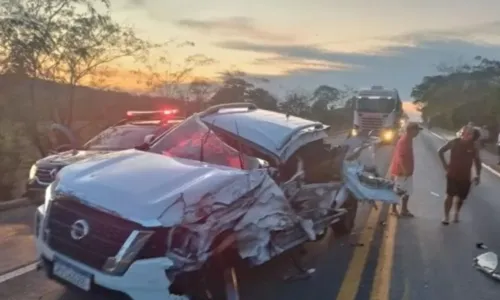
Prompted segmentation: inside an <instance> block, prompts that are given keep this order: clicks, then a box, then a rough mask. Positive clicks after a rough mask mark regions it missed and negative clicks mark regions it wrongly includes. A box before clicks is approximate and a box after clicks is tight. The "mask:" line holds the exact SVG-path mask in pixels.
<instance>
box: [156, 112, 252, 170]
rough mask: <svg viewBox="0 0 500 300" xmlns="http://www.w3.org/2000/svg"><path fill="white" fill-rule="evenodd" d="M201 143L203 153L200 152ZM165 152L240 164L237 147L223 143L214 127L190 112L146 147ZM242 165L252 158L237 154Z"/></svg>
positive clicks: (181, 156) (235, 166)
mask: <svg viewBox="0 0 500 300" xmlns="http://www.w3.org/2000/svg"><path fill="white" fill-rule="evenodd" d="M202 144H203V157H202V156H201V152H202ZM150 151H151V152H154V153H160V154H163V155H167V156H173V157H179V158H185V159H191V160H198V161H200V160H201V161H204V162H207V163H211V164H216V165H223V166H228V167H233V168H241V163H240V156H239V152H238V150H236V149H234V148H232V147H230V146H229V145H228V144H226V143H224V142H223V141H222V139H221V137H219V136H218V135H217V134H216V133H215V132H214V131H212V130H209V128H208V126H207V125H206V124H204V123H203V122H202V121H201V120H200V119H199V118H198V116H196V115H195V116H192V117H190V118H188V119H186V120H185V121H184V122H183V123H181V124H179V125H178V126H177V127H175V128H174V129H172V130H171V131H169V132H168V133H166V134H165V135H163V136H162V137H161V138H160V139H159V140H158V141H157V142H156V143H155V144H154V145H153V146H151V149H150ZM241 157H242V160H243V167H244V169H247V168H249V167H250V166H251V165H252V164H253V163H254V162H253V160H252V159H250V157H249V156H246V155H244V154H242V155H241Z"/></svg>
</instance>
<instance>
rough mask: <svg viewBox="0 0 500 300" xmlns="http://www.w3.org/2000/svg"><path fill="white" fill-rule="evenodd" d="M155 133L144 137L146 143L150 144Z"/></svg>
mask: <svg viewBox="0 0 500 300" xmlns="http://www.w3.org/2000/svg"><path fill="white" fill-rule="evenodd" d="M155 137H156V136H155V135H154V134H148V135H146V136H145V137H144V144H150V143H151V142H152V141H153V140H154V139H155Z"/></svg>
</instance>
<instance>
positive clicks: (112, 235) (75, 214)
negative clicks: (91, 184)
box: [47, 198, 141, 270]
mask: <svg viewBox="0 0 500 300" xmlns="http://www.w3.org/2000/svg"><path fill="white" fill-rule="evenodd" d="M78 220H85V221H86V222H87V223H88V224H89V228H90V230H89V233H88V235H87V236H85V237H83V238H82V239H80V240H75V239H73V238H72V237H71V226H72V225H73V223H75V222H76V221H78ZM47 229H48V232H49V234H48V236H47V243H48V245H49V246H50V247H51V248H52V249H53V250H54V251H56V252H58V253H60V254H63V255H65V256H67V257H69V258H72V259H74V260H76V261H79V262H81V263H83V264H85V265H87V266H89V267H92V268H94V269H98V270H100V269H102V267H103V265H104V263H105V262H106V260H107V258H108V257H113V256H115V255H116V254H117V253H118V251H119V250H120V248H121V247H122V245H123V243H124V242H125V240H126V239H127V238H128V236H129V235H130V233H131V232H132V231H133V230H137V229H141V225H139V224H137V223H134V222H131V221H128V220H125V219H122V218H120V217H117V216H114V215H111V214H108V213H105V212H102V211H99V210H97V209H94V208H92V207H89V206H86V205H84V204H82V203H80V202H79V201H77V200H75V199H71V198H58V199H55V200H53V201H52V202H51V205H50V210H49V215H48V222H47Z"/></svg>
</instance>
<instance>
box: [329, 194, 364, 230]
mask: <svg viewBox="0 0 500 300" xmlns="http://www.w3.org/2000/svg"><path fill="white" fill-rule="evenodd" d="M342 208H345V209H347V213H346V214H345V215H344V216H342V217H341V219H340V220H339V221H338V222H337V223H334V224H332V230H333V233H334V234H335V237H342V236H345V235H348V234H350V233H351V231H352V230H353V228H354V225H355V221H356V213H357V211H358V200H356V199H355V198H354V197H353V196H352V194H351V193H349V195H348V196H347V200H346V201H345V202H344V204H343V205H342Z"/></svg>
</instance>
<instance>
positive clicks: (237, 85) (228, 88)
mask: <svg viewBox="0 0 500 300" xmlns="http://www.w3.org/2000/svg"><path fill="white" fill-rule="evenodd" d="M245 75H246V74H245V73H243V72H240V71H227V72H224V73H222V76H221V77H222V86H221V87H220V88H219V89H218V90H217V91H216V92H215V94H214V96H213V97H212V99H210V104H211V105H215V104H225V103H234V102H246V101H247V99H248V94H249V91H250V90H251V89H253V88H255V86H254V85H253V84H252V83H249V82H247V81H246V80H245V79H244V77H245Z"/></svg>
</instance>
